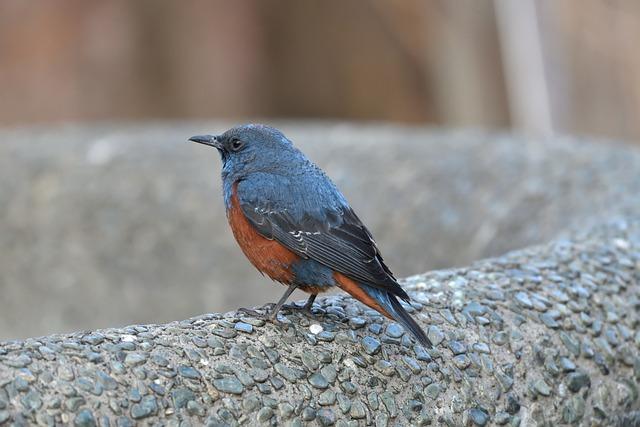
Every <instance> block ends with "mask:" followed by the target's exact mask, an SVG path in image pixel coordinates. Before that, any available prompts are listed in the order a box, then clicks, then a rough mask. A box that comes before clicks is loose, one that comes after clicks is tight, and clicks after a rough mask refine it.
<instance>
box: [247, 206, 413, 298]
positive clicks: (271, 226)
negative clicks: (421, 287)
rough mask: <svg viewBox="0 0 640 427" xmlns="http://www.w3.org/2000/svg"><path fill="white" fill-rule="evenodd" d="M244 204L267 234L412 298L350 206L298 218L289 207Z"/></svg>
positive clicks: (337, 268) (250, 217)
mask: <svg viewBox="0 0 640 427" xmlns="http://www.w3.org/2000/svg"><path fill="white" fill-rule="evenodd" d="M241 208H242V210H243V212H244V213H245V215H246V216H247V219H248V220H249V221H250V222H251V223H252V224H253V225H254V226H255V227H256V229H257V230H258V231H259V232H260V233H261V234H262V235H263V236H265V237H267V238H269V239H275V240H277V241H279V242H280V243H282V244H283V245H285V246H286V247H287V248H289V249H291V250H292V251H293V252H295V253H296V254H298V255H299V256H301V257H303V258H306V259H313V260H316V261H318V262H319V263H321V264H323V265H326V266H327V267H329V268H331V269H333V270H335V271H338V272H340V273H342V274H344V275H346V276H348V277H350V278H352V279H355V280H359V281H362V282H364V283H366V284H368V285H370V286H373V287H376V288H380V289H384V290H386V291H388V292H390V293H392V294H394V295H396V296H398V297H400V298H402V299H405V300H408V299H409V297H408V295H407V294H406V292H404V290H403V289H402V288H401V287H400V285H399V284H398V282H397V281H396V279H395V278H394V277H393V274H392V273H391V271H390V270H389V268H388V267H387V266H386V265H385V264H384V261H383V259H382V256H381V255H380V251H379V250H378V247H377V246H376V243H375V241H374V240H373V237H372V236H371V233H370V232H369V230H367V228H366V227H365V226H364V224H363V223H362V221H360V219H359V218H358V217H357V215H356V214H355V212H353V210H352V209H351V208H350V207H348V206H347V207H343V208H340V209H327V210H325V211H322V212H318V213H316V214H315V215H305V216H303V218H302V219H301V220H298V221H296V220H295V219H294V218H293V216H292V215H290V214H289V212H288V211H287V210H286V209H283V210H273V209H267V208H263V207H260V206H256V205H254V204H252V203H249V202H245V203H241Z"/></svg>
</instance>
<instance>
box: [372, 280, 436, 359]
mask: <svg viewBox="0 0 640 427" xmlns="http://www.w3.org/2000/svg"><path fill="white" fill-rule="evenodd" d="M365 292H367V293H368V294H369V295H371V297H372V298H374V299H375V300H376V301H378V302H379V303H380V305H382V306H383V307H384V308H385V309H386V311H387V312H388V314H390V315H391V317H392V318H393V319H394V320H395V321H396V322H398V323H400V324H401V325H402V326H403V327H404V328H405V329H406V330H407V331H408V332H409V333H411V335H413V336H414V337H415V338H416V339H417V340H418V342H419V343H420V344H422V345H423V346H424V347H427V348H432V347H433V345H432V344H431V341H430V340H429V338H428V337H427V334H425V333H424V331H423V330H422V328H421V327H420V325H418V323H417V322H416V321H415V320H414V319H413V317H411V315H410V314H409V313H407V310H405V309H404V307H402V304H400V301H398V298H397V297H396V296H395V295H393V294H390V293H389V292H385V291H383V290H381V289H377V288H372V287H370V286H365Z"/></svg>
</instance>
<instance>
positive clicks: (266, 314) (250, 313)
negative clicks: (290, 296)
mask: <svg viewBox="0 0 640 427" xmlns="http://www.w3.org/2000/svg"><path fill="white" fill-rule="evenodd" d="M237 311H238V313H242V314H246V315H248V316H251V317H255V318H257V319H262V320H268V319H270V317H271V312H270V311H268V310H265V311H264V312H261V311H258V310H255V309H253V308H245V307H240V308H238V310H237Z"/></svg>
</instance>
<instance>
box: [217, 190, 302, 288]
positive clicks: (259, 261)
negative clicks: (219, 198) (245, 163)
mask: <svg viewBox="0 0 640 427" xmlns="http://www.w3.org/2000/svg"><path fill="white" fill-rule="evenodd" d="M227 218H228V220H229V225H230V226H231V230H232V231H233V235H234V237H235V238H236V240H237V241H238V244H239V245H240V248H241V249H242V252H244V254H245V255H246V257H247V258H248V259H249V261H251V264H253V265H254V266H255V267H256V268H257V269H258V271H260V272H261V273H263V274H266V275H267V276H269V277H270V278H271V279H273V280H276V281H278V282H281V283H285V284H290V283H291V281H292V280H293V278H294V275H293V272H292V271H291V268H290V266H291V264H292V263H293V262H295V261H297V260H299V259H300V257H298V255H296V254H295V253H293V252H291V251H290V250H289V249H287V248H286V247H285V246H283V245H282V244H280V243H278V242H277V241H275V240H269V239H267V238H265V237H263V236H262V235H261V234H260V233H258V232H257V231H256V230H255V228H254V227H253V226H252V225H251V223H249V221H248V220H247V218H246V217H245V215H244V213H243V212H242V208H241V207H240V202H239V201H238V194H237V184H236V185H234V186H233V193H232V196H231V208H230V209H229V210H228V212H227Z"/></svg>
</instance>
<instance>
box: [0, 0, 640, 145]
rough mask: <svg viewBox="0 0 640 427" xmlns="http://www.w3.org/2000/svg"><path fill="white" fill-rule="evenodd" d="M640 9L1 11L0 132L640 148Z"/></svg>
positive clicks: (363, 0)
mask: <svg viewBox="0 0 640 427" xmlns="http://www.w3.org/2000/svg"><path fill="white" fill-rule="evenodd" d="M639 42H640V3H639V2H637V1H635V0H607V1H605V0H562V1H556V0H540V1H534V0H521V1H517V2H513V1H510V0H458V1H447V0H429V1H420V0H405V1H399V2H391V1H384V0H347V1H320V0H317V1H316V0H305V1H297V0H265V1H261V0H242V1H224V0H218V1H209V0H207V1H205V0H192V1H187V2H184V1H177V0H176V1H174V0H172V1H169V0H139V1H134V2H132V1H126V0H114V1H109V2H103V1H98V0H59V1H56V2H50V1H37V0H36V1H28V2H25V1H22V0H1V1H0V94H1V95H2V101H1V102H0V124H3V125H16V124H30V123H42V122H47V123H49V122H61V121H69V120H72V121H86V120H96V119H125V120H137V119H148V118H153V119H158V118H163V119H164V118H210V117H226V118H231V119H242V118H246V117H266V118H269V117H289V118H291V117H304V118H330V119H334V118H339V119H354V120H384V121H394V122H395V121H397V122H409V123H426V124H432V125H439V126H456V127H459V126H472V127H483V128H516V129H520V130H525V131H535V132H541V133H545V132H561V133H572V134H589V135H593V134H596V135H602V136H609V137H615V138H620V139H627V140H637V139H638V138H637V137H638V135H639V134H640V120H638V116H639V114H640V77H639V76H640V54H639V53H638V45H639Z"/></svg>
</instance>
